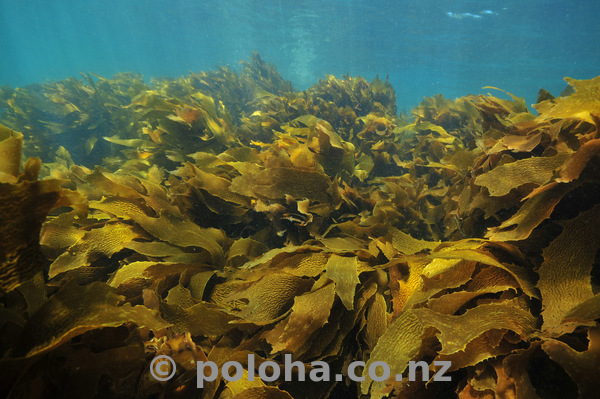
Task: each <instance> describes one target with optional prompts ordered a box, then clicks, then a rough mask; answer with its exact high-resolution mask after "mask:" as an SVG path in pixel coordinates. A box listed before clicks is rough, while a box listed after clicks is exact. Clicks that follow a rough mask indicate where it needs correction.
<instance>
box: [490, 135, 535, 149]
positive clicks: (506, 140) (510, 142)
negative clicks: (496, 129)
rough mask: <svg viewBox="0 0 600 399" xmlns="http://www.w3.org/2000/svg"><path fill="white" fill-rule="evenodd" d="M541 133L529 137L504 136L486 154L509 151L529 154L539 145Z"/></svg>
mask: <svg viewBox="0 0 600 399" xmlns="http://www.w3.org/2000/svg"><path fill="white" fill-rule="evenodd" d="M541 140H542V133H541V132H540V133H536V134H532V135H529V136H517V135H514V134H505V135H504V136H502V138H501V139H500V140H498V142H497V143H496V144H495V145H494V147H492V148H491V149H490V150H489V151H488V152H487V153H488V154H493V153H496V152H500V151H504V150H511V151H513V152H531V151H533V149H534V148H535V147H537V146H538V144H540V141H541Z"/></svg>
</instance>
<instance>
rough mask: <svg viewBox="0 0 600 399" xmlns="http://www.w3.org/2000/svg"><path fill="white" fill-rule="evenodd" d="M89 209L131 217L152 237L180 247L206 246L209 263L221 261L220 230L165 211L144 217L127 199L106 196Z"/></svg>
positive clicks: (140, 210)
mask: <svg viewBox="0 0 600 399" xmlns="http://www.w3.org/2000/svg"><path fill="white" fill-rule="evenodd" d="M90 208H94V209H99V210H101V211H103V212H106V213H109V214H112V215H115V216H118V217H121V218H125V219H133V220H134V221H135V222H136V223H137V224H139V225H140V226H141V227H142V228H143V229H144V230H146V231H147V232H148V233H150V234H152V235H153V236H154V237H156V238H158V239H160V240H163V241H166V242H168V243H171V244H174V245H178V246H180V247H200V248H204V249H206V250H207V251H208V252H209V253H210V255H211V257H212V260H213V262H215V263H216V264H221V262H222V258H223V249H222V247H221V245H220V244H219V242H221V241H223V240H224V239H225V235H224V234H223V232H222V231H221V230H217V229H212V228H202V227H200V226H198V225H197V224H195V223H192V222H191V221H189V220H182V219H179V218H177V217H175V216H172V215H169V214H162V215H160V216H159V217H158V218H154V217H150V216H148V215H147V214H146V213H145V212H144V211H143V210H142V209H141V208H140V207H139V206H137V205H136V204H135V203H133V202H130V201H123V200H119V199H106V200H104V201H101V202H100V201H92V202H90Z"/></svg>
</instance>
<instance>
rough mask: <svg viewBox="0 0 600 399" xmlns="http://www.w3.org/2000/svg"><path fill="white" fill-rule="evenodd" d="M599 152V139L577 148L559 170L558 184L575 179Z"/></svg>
mask: <svg viewBox="0 0 600 399" xmlns="http://www.w3.org/2000/svg"><path fill="white" fill-rule="evenodd" d="M599 152H600V139H593V140H590V141H588V142H587V143H585V144H584V145H582V146H581V147H579V149H578V150H577V151H576V152H575V153H574V154H572V155H571V156H570V157H569V159H567V161H566V162H565V163H564V165H563V166H562V167H561V168H560V171H559V174H560V177H559V178H557V179H556V181H557V182H559V183H569V182H571V181H573V180H575V179H577V178H579V175H580V174H581V172H582V171H583V169H584V168H585V167H586V166H587V164H588V162H590V160H591V159H592V158H593V157H595V156H596V155H597V154H598V153H599Z"/></svg>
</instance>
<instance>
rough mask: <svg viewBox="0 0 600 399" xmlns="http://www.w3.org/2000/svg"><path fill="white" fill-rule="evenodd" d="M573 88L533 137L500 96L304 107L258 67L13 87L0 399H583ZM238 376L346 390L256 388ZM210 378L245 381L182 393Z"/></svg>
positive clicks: (332, 82) (577, 91)
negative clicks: (226, 374) (304, 376)
mask: <svg viewBox="0 0 600 399" xmlns="http://www.w3.org/2000/svg"><path fill="white" fill-rule="evenodd" d="M566 80H567V82H568V83H569V85H570V87H572V88H573V90H572V93H571V94H568V95H566V94H565V95H563V96H559V97H553V96H551V95H548V94H544V95H543V96H541V97H540V101H539V102H538V104H536V105H535V108H536V109H537V111H538V115H534V114H532V113H531V112H530V111H529V110H528V108H527V107H526V105H525V103H524V101H523V99H521V98H519V97H516V96H514V95H512V94H511V93H506V92H503V91H500V93H501V94H499V96H502V97H503V98H500V97H496V96H494V95H492V94H487V95H470V96H465V97H461V98H458V99H456V100H449V99H447V98H445V97H443V96H442V95H436V96H433V97H431V98H425V99H424V100H423V101H422V102H421V104H420V105H418V106H417V107H415V108H414V109H413V111H412V115H411V116H406V115H397V110H396V108H395V92H394V89H393V88H392V86H391V85H390V84H389V82H388V81H387V80H385V81H383V80H381V79H379V78H378V77H377V78H375V79H374V80H373V81H371V82H368V81H367V80H365V79H364V78H362V77H351V76H344V77H342V78H337V77H334V76H327V77H325V78H323V79H321V80H320V81H319V82H317V83H316V84H315V85H314V86H313V87H311V88H309V89H307V90H305V91H302V92H298V91H295V90H294V88H293V87H292V85H291V83H290V82H288V81H286V80H285V79H283V78H282V77H281V76H280V75H279V74H278V73H277V70H276V68H275V66H273V65H271V64H268V63H267V62H265V61H264V60H262V58H260V56H259V55H258V54H257V53H254V54H252V55H251V57H250V60H249V61H244V62H242V63H241V67H240V69H239V70H231V69H228V68H225V67H221V68H219V69H217V70H216V71H209V72H198V73H191V74H189V75H187V76H184V77H179V78H175V79H167V78H163V79H160V80H153V81H152V82H150V83H149V84H146V83H144V82H143V81H142V79H141V77H140V76H139V75H135V74H119V75H116V76H115V77H113V78H111V79H105V78H102V77H99V76H96V75H91V74H90V75H88V74H86V75H83V77H82V79H81V80H77V79H67V80H65V81H61V82H48V83H45V84H43V85H33V86H29V87H26V88H19V89H14V90H13V89H10V88H3V89H2V91H1V92H0V106H2V107H3V108H5V109H6V110H7V111H6V112H5V113H4V114H2V116H1V120H2V121H3V123H5V124H6V125H7V126H10V128H6V127H3V126H1V127H0V134H1V135H2V137H1V138H2V139H3V141H1V142H0V155H1V156H0V179H1V183H0V196H1V197H2V198H1V199H2V201H0V202H1V203H2V209H1V210H2V212H0V217H1V218H2V225H3V226H5V227H7V228H4V229H2V233H1V234H2V236H1V237H0V242H1V243H0V291H1V293H0V302H1V303H2V308H0V310H1V312H0V313H1V314H2V315H3V318H2V321H1V322H0V325H1V326H2V331H3V338H2V341H0V350H1V353H2V360H0V370H1V371H2V372H3V379H2V383H1V384H0V392H2V394H3V395H4V396H6V397H9V398H14V397H20V396H36V395H37V396H47V397H51V396H65V397H71V396H72V397H94V396H96V397H99V396H102V395H105V396H108V397H115V396H118V397H159V396H161V397H188V396H194V397H196V396H200V397H203V398H213V397H215V398H216V397H239V398H242V397H257V398H258V397H277V398H279V397H281V398H290V397H314V398H318V397H323V398H325V397H330V396H335V395H344V397H374V398H375V397H376V398H381V397H397V398H401V397H441V396H444V397H453V396H454V397H455V396H458V397H465V398H468V397H490V398H493V397H495V398H503V397H517V398H521V397H526V398H527V397H547V389H548V386H550V384H553V385H552V386H554V387H556V389H557V390H560V391H562V392H566V393H567V394H569V393H570V394H572V396H577V395H578V396H579V397H581V398H587V397H591V396H593V395H594V393H595V392H596V391H597V381H596V378H595V374H594V373H595V371H596V370H597V369H598V367H599V366H600V365H599V364H598V359H600V354H599V353H598V352H599V346H598V339H599V333H598V332H599V331H600V326H599V325H598V320H599V319H600V310H599V309H600V302H599V299H598V298H599V294H598V285H597V276H598V267H599V266H598V256H597V254H598V251H599V248H600V241H599V240H598V235H597V234H595V232H596V230H595V228H596V226H597V223H598V221H599V218H600V213H599V212H600V210H599V209H600V205H598V198H599V197H598V195H597V193H598V187H600V182H599V181H598V176H599V175H598V171H599V168H600V164H599V161H600V158H599V155H598V154H599V150H600V145H599V143H600V137H599V126H600V114H599V113H598V109H600V107H599V106H598V105H599V99H598V95H597V94H598V92H599V91H598V85H599V82H600V80H599V78H595V79H590V80H581V81H580V80H574V79H570V78H567V79H566ZM489 89H494V90H497V89H495V88H489ZM12 129H17V130H19V129H22V130H23V132H24V137H22V136H21V135H20V134H19V133H17V132H15V131H14V130H12ZM22 143H24V144H23V145H22ZM63 145H64V146H63ZM86 151H87V153H88V155H89V157H87V160H88V161H89V163H88V164H87V165H86V164H85V162H83V158H84V157H83V156H82V154H84V153H85V152H86ZM22 153H23V154H24V155H25V156H26V157H28V156H36V155H37V156H40V157H42V158H43V160H44V162H43V163H42V162H41V160H40V159H39V158H37V159H36V158H30V159H29V160H28V161H27V162H25V163H24V166H22V163H23V162H22ZM71 153H72V154H73V156H72V155H71ZM565 293H568V295H565ZM249 354H252V355H254V356H255V357H254V360H255V362H256V363H255V367H258V366H259V365H261V364H263V363H265V362H267V361H274V362H276V363H277V364H279V365H282V366H283V365H284V364H285V362H284V358H285V356H286V355H288V354H291V355H292V356H293V360H294V361H299V362H301V363H302V364H304V365H305V367H306V369H307V370H312V371H315V369H311V366H310V364H311V362H315V361H325V362H327V363H328V364H329V365H330V367H331V375H336V374H339V378H331V379H329V380H327V381H321V382H319V383H316V382H308V381H302V380H300V379H299V378H296V379H293V380H292V381H284V380H283V378H279V379H275V380H274V381H266V380H265V381H263V380H261V379H259V378H255V379H254V380H253V381H251V380H249V378H248V377H249V375H248V373H249V372H250V369H251V367H250V365H249V364H248V360H247V357H248V355H249ZM159 355H167V356H170V357H171V358H172V359H173V360H174V366H173V369H172V371H173V372H174V377H173V379H172V380H170V381H167V382H165V381H158V380H157V379H155V378H153V377H152V375H151V373H150V369H149V368H148V364H149V363H150V361H151V360H152V359H153V358H154V357H155V356H159ZM209 360H210V361H213V362H215V364H217V365H218V366H219V367H221V366H222V365H224V364H226V363H227V362H228V361H237V362H240V364H241V365H242V368H243V378H242V380H241V381H226V380H225V379H224V378H223V376H222V375H218V376H215V377H216V378H215V379H214V380H213V381H206V382H205V384H204V387H203V388H201V389H200V388H198V387H197V384H196V375H197V372H198V370H197V369H196V367H197V363H196V362H206V361H209ZM357 360H358V361H363V362H365V363H364V365H365V367H363V368H360V369H357V371H358V372H359V373H362V374H364V375H363V376H364V377H365V378H364V380H363V381H358V382H357V381H352V380H351V379H350V378H349V376H348V374H347V373H346V369H347V366H348V364H349V363H350V362H352V361H357ZM421 361H423V362H425V363H427V364H428V365H429V364H431V365H432V366H425V367H422V368H418V370H416V371H415V369H414V368H413V366H412V365H414V364H415V363H414V362H421ZM436 361H449V362H451V367H450V368H449V370H448V371H447V372H448V374H447V375H448V376H450V377H451V380H450V381H446V382H438V381H435V380H432V378H433V374H434V373H435V372H436V371H437V370H438V367H437V366H436V365H435V363H434V362H436ZM378 362H385V363H387V364H388V366H389V367H390V372H391V375H392V376H396V374H403V375H404V376H405V377H407V374H406V373H410V372H416V373H417V377H418V378H417V380H418V381H414V382H409V381H406V378H405V379H404V380H402V381H398V380H396V379H395V378H390V379H386V380H382V379H381V378H373V376H372V375H368V374H367V373H366V372H365V370H369V368H371V367H372V366H376V365H377V364H380V363H378ZM425 363H419V364H425ZM18 370H23V371H22V372H21V371H18ZM540 370H542V371H544V372H542V371H540ZM288 371H289V370H288ZM545 371H547V372H548V373H545ZM550 371H552V373H550ZM282 375H283V373H282ZM294 375H295V374H294ZM421 380H422V381H421Z"/></svg>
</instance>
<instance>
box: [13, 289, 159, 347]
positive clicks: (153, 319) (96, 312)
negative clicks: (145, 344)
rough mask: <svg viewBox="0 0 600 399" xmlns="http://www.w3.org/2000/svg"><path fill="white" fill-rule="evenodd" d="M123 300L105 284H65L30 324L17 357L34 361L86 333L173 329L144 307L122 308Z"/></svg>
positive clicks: (21, 341)
mask: <svg viewBox="0 0 600 399" xmlns="http://www.w3.org/2000/svg"><path fill="white" fill-rule="evenodd" d="M122 300H123V297H122V296H120V295H117V294H115V292H114V289H113V288H111V287H109V286H108V285H106V284H105V283H101V282H93V283H91V284H89V285H86V286H84V287H81V286H79V285H77V283H76V282H75V281H70V282H69V283H67V284H65V286H63V288H61V289H60V291H58V292H57V293H56V294H54V295H52V296H51V297H50V299H48V301H46V302H45V303H44V304H43V305H42V306H41V307H40V309H39V310H38V311H37V312H36V313H35V314H34V315H33V316H32V317H31V318H30V319H29V320H28V321H27V323H26V324H25V327H24V328H23V335H22V338H21V340H20V342H19V343H18V345H17V346H16V348H15V353H13V355H14V356H27V357H31V356H34V355H37V354H40V353H43V352H47V351H49V350H51V349H53V348H55V347H57V346H59V345H60V344H62V343H64V342H66V341H68V340H69V339H71V338H73V337H76V336H77V335H80V334H83V333H84V332H86V331H90V330H95V329H97V328H102V327H117V326H120V325H122V324H123V323H126V322H132V323H135V324H137V326H138V327H140V328H141V327H148V328H150V329H151V330H153V331H157V330H160V329H163V328H166V327H168V326H169V324H168V323H165V322H164V321H163V320H162V319H161V318H160V317H159V316H158V315H157V314H156V312H155V311H152V310H150V309H148V308H146V307H144V306H141V305H138V306H131V304H129V303H125V304H123V305H119V303H120V302H121V301H122Z"/></svg>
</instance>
